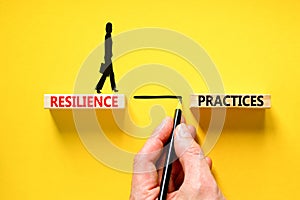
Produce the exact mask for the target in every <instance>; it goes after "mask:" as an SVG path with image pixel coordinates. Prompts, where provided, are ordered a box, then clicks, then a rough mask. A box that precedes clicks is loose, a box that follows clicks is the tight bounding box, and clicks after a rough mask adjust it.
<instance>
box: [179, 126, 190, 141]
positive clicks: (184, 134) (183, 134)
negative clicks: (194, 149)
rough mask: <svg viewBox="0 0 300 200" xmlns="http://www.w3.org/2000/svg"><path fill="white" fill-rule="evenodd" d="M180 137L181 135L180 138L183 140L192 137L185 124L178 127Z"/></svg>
mask: <svg viewBox="0 0 300 200" xmlns="http://www.w3.org/2000/svg"><path fill="white" fill-rule="evenodd" d="M178 135H179V137H182V138H187V137H190V134H189V132H188V129H187V127H186V125H185V124H180V125H179V126H178Z"/></svg>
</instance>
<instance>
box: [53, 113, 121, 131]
mask: <svg viewBox="0 0 300 200" xmlns="http://www.w3.org/2000/svg"><path fill="white" fill-rule="evenodd" d="M75 112H76V113H77V116H81V118H80V119H78V120H81V122H82V123H86V124H88V123H89V121H90V120H89V119H88V118H86V117H85V116H89V117H90V116H91V115H86V114H87V113H92V112H94V113H95V117H96V118H97V121H98V123H99V125H100V126H101V127H102V129H108V130H110V132H115V129H117V128H116V126H115V123H114V119H113V115H112V110H111V109H95V110H93V109H90V110H89V109H82V110H75ZM50 113H51V116H52V118H53V120H54V122H55V125H56V127H57V129H58V130H59V132H61V133H66V132H77V130H76V126H75V121H74V116H73V110H72V109H50Z"/></svg>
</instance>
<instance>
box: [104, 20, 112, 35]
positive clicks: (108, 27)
mask: <svg viewBox="0 0 300 200" xmlns="http://www.w3.org/2000/svg"><path fill="white" fill-rule="evenodd" d="M105 30H106V33H111V32H112V24H111V23H110V22H107V24H106V28H105Z"/></svg>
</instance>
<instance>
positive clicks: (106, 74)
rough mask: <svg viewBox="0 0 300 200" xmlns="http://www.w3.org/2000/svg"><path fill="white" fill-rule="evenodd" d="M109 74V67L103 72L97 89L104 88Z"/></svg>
mask: <svg viewBox="0 0 300 200" xmlns="http://www.w3.org/2000/svg"><path fill="white" fill-rule="evenodd" d="M108 75H109V69H108V68H107V69H106V70H105V71H104V73H103V74H102V76H101V78H100V80H99V82H98V84H97V86H96V90H102V88H103V85H104V82H105V80H106V77H107V76H108Z"/></svg>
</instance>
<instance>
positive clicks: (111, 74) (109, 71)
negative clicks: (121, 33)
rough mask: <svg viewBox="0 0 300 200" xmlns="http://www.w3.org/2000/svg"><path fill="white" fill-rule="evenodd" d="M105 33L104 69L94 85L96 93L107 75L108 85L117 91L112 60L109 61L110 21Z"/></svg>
mask: <svg viewBox="0 0 300 200" xmlns="http://www.w3.org/2000/svg"><path fill="white" fill-rule="evenodd" d="M105 29H106V35H105V55H104V61H105V67H106V69H105V70H104V72H103V74H102V76H101V78H100V80H99V82H98V84H97V86H96V90H97V93H98V94H100V93H101V90H102V87H103V85H104V82H105V80H106V77H108V76H109V78H110V85H111V89H112V90H113V91H114V92H118V90H117V88H116V82H115V74H114V70H113V65H112V61H111V57H112V56H113V55H112V39H111V32H112V24H111V23H110V22H108V23H107V24H106V28H105Z"/></svg>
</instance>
